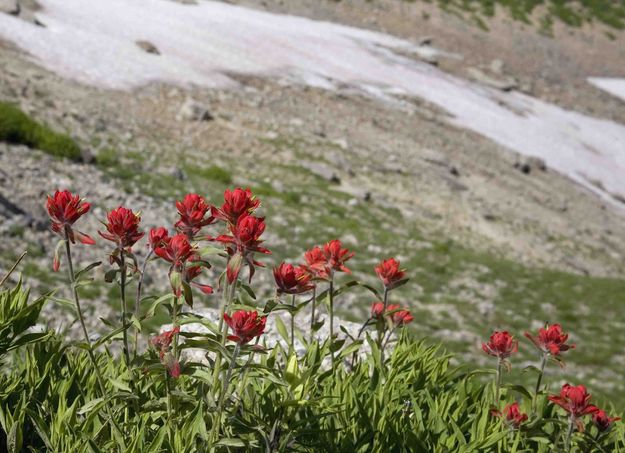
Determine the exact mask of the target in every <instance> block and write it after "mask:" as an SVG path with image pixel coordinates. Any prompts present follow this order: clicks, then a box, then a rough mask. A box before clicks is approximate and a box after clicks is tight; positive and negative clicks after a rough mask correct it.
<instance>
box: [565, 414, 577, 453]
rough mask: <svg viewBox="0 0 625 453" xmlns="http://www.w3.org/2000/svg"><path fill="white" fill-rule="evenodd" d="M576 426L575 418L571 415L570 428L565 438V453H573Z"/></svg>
mask: <svg viewBox="0 0 625 453" xmlns="http://www.w3.org/2000/svg"><path fill="white" fill-rule="evenodd" d="M574 426H575V417H574V416H573V415H571V416H570V417H569V426H568V428H567V430H566V437H565V438H564V451H565V452H566V453H568V452H569V451H571V439H572V438H573V427H574Z"/></svg>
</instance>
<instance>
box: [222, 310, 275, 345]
mask: <svg viewBox="0 0 625 453" xmlns="http://www.w3.org/2000/svg"><path fill="white" fill-rule="evenodd" d="M224 321H226V324H228V327H230V329H232V333H233V335H228V340H232V341H235V342H237V343H239V344H247V343H249V342H250V341H251V340H253V339H254V338H255V337H258V336H260V335H261V334H263V333H264V332H265V324H266V323H267V317H266V316H259V315H258V313H257V312H256V311H245V310H239V311H236V312H234V313H233V315H232V316H229V315H228V314H227V313H225V314H224Z"/></svg>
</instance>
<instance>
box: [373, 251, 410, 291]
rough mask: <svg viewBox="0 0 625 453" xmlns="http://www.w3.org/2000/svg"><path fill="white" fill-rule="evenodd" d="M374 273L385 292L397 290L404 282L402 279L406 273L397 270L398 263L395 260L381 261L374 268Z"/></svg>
mask: <svg viewBox="0 0 625 453" xmlns="http://www.w3.org/2000/svg"><path fill="white" fill-rule="evenodd" d="M375 273H376V274H377V275H378V277H379V278H380V280H382V284H384V288H386V289H387V290H391V289H394V288H397V287H398V286H400V285H401V284H402V283H404V282H405V281H406V280H405V279H404V277H405V276H406V272H405V270H403V269H400V268H399V261H398V260H396V259H395V258H389V259H386V260H383V261H382V262H381V263H380V264H378V265H377V266H376V267H375Z"/></svg>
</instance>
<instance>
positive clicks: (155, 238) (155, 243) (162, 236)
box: [148, 227, 169, 250]
mask: <svg viewBox="0 0 625 453" xmlns="http://www.w3.org/2000/svg"><path fill="white" fill-rule="evenodd" d="M168 240H169V232H168V231H167V228H165V227H158V228H152V229H151V230H150V234H149V236H148V245H149V247H150V248H151V249H152V250H155V249H156V248H157V247H163V246H165V245H166V244H167V241H168Z"/></svg>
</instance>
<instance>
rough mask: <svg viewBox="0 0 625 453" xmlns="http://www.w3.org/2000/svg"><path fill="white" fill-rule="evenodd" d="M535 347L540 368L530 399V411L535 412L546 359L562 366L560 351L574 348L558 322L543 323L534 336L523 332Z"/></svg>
mask: <svg viewBox="0 0 625 453" xmlns="http://www.w3.org/2000/svg"><path fill="white" fill-rule="evenodd" d="M524 335H525V336H526V337H527V338H528V339H529V340H530V341H531V342H532V344H533V345H534V346H535V347H536V349H537V350H538V352H539V353H540V358H541V359H540V368H539V370H538V377H537V378H536V388H535V391H534V397H533V399H532V412H533V413H535V412H536V405H537V400H538V393H539V392H540V384H541V383H542V379H543V376H544V374H545V366H546V365H547V361H548V360H549V359H550V358H551V359H553V360H555V361H556V362H558V363H559V364H560V366H564V361H563V360H562V359H561V358H560V355H561V353H562V352H565V351H568V350H569V349H574V348H575V345H574V344H567V340H568V338H569V335H568V334H566V333H564V332H563V331H562V326H560V324H552V325H551V326H550V325H549V324H545V327H544V328H540V329H538V335H536V336H534V335H532V334H530V333H529V332H525V334H524Z"/></svg>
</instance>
